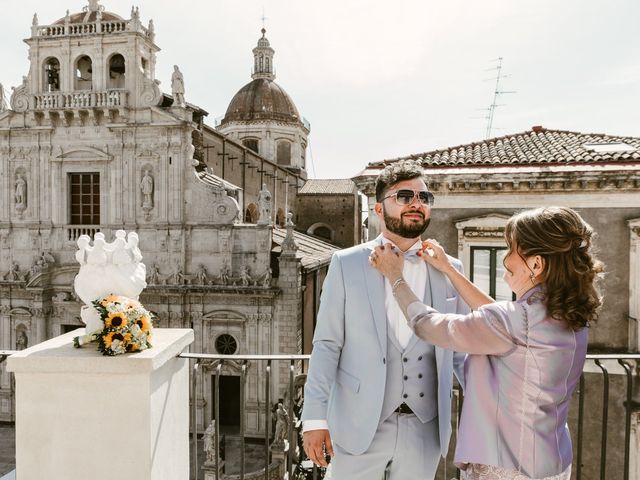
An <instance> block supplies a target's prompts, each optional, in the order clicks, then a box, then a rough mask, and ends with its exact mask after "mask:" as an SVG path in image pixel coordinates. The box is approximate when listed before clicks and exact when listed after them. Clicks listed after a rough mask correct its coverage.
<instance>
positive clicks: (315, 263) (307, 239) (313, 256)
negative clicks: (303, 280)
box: [272, 226, 340, 270]
mask: <svg viewBox="0 0 640 480" xmlns="http://www.w3.org/2000/svg"><path fill="white" fill-rule="evenodd" d="M286 236H287V229H286V228H280V227H275V226H274V227H273V235H272V239H273V243H274V247H275V248H274V249H273V250H274V251H276V252H279V251H280V247H282V242H283V241H284V239H285V237H286ZM293 239H294V240H295V242H296V245H297V246H298V251H297V253H296V256H297V257H298V258H300V259H301V263H302V266H303V268H305V269H306V270H314V269H316V268H318V267H321V266H323V265H328V264H329V262H330V261H331V256H332V255H333V253H334V252H337V251H338V250H340V247H336V246H335V245H332V244H330V243H327V242H323V241H322V240H318V239H317V238H315V237H311V236H309V235H305V234H304V233H300V232H296V231H294V232H293Z"/></svg>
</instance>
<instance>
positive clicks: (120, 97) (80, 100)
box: [33, 89, 128, 110]
mask: <svg viewBox="0 0 640 480" xmlns="http://www.w3.org/2000/svg"><path fill="white" fill-rule="evenodd" d="M127 100H128V92H127V91H126V90H119V89H118V90H116V89H114V90H105V91H103V92H93V91H83V92H72V93H61V92H50V93H40V94H37V95H34V101H33V104H34V108H35V110H55V109H63V108H111V107H126V106H127V105H128V102H127Z"/></svg>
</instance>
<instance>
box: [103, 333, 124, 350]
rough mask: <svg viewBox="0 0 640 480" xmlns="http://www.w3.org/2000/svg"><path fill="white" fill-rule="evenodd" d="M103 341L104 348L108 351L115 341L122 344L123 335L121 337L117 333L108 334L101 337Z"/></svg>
mask: <svg viewBox="0 0 640 480" xmlns="http://www.w3.org/2000/svg"><path fill="white" fill-rule="evenodd" d="M103 340H104V346H105V347H106V348H107V349H110V348H111V346H112V345H113V342H115V341H117V342H123V341H124V335H122V334H121V333H118V332H109V333H107V334H106V335H105V336H104V337H103Z"/></svg>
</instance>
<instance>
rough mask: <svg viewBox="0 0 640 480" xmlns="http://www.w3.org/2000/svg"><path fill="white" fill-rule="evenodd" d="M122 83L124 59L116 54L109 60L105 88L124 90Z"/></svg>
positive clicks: (123, 78) (123, 79)
mask: <svg viewBox="0 0 640 480" xmlns="http://www.w3.org/2000/svg"><path fill="white" fill-rule="evenodd" d="M124 81H125V62H124V57H123V56H122V55H120V54H119V53H116V54H115V55H113V56H112V57H111V58H110V59H109V78H107V88H124Z"/></svg>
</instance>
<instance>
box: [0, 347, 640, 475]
mask: <svg viewBox="0 0 640 480" xmlns="http://www.w3.org/2000/svg"><path fill="white" fill-rule="evenodd" d="M36 347H37V346H36ZM83 350H84V349H83ZM13 353H16V352H11V351H0V363H1V362H2V361H4V360H5V359H6V358H7V356H9V355H11V354H13ZM177 358H178V359H182V360H183V361H188V362H189V370H190V374H189V392H186V391H183V392H182V394H181V398H182V399H183V401H184V402H187V401H188V398H189V397H190V398H191V399H195V401H191V403H190V407H189V416H190V424H191V426H192V428H191V432H192V433H190V434H189V443H190V454H189V455H190V459H189V462H188V463H189V465H190V467H189V469H190V478H191V479H192V480H196V479H206V480H213V479H215V480H221V479H231V478H233V479H238V480H244V479H247V480H249V479H258V478H261V479H262V478H265V475H264V472H265V470H266V471H268V472H269V477H268V478H269V479H270V480H271V479H274V480H275V479H283V478H287V479H295V480H311V479H319V478H323V476H324V475H325V472H324V471H323V470H322V469H319V468H317V467H314V466H312V465H311V462H309V461H308V460H307V459H305V457H304V453H303V451H302V449H301V441H300V421H299V414H300V411H301V406H302V402H303V400H304V398H303V389H302V386H303V384H304V380H305V376H304V374H302V373H301V372H302V369H303V364H304V363H305V361H306V360H308V358H309V357H308V356H305V355H268V356H267V355H210V354H199V353H181V354H179V355H178V356H177ZM587 358H588V360H587V364H586V365H585V370H584V373H583V376H582V378H581V381H580V386H579V389H578V390H577V391H576V392H575V394H574V398H573V400H572V405H571V415H570V420H569V422H570V425H569V426H570V429H571V432H572V435H573V446H574V457H573V472H574V473H573V478H576V479H579V480H587V479H595V478H600V479H607V480H618V479H619V480H628V479H637V478H640V476H639V474H640V464H639V462H640V434H639V433H638V431H639V430H640V428H638V427H640V414H639V412H637V411H636V409H635V408H634V406H635V404H634V401H633V398H632V395H633V383H634V375H633V374H632V372H633V370H634V369H635V365H636V362H637V361H638V360H640V354H619V355H588V356H587ZM107 360H108V361H113V360H114V359H107ZM229 366H232V367H233V369H234V371H237V372H238V375H237V376H238V380H239V381H238V388H239V411H240V417H239V424H238V425H236V426H235V427H234V428H231V427H230V426H229V425H228V424H227V423H226V422H225V418H224V413H223V410H225V406H224V405H221V403H220V399H221V388H222V387H221V381H222V380H223V379H224V375H223V373H224V372H225V369H226V368H227V367H229ZM205 371H206V372H208V374H211V375H212V376H213V377H212V378H213V383H212V385H211V387H212V394H213V398H212V402H211V403H212V405H209V406H208V408H209V409H210V411H211V417H212V418H214V419H219V421H216V422H215V424H214V425H215V428H213V429H211V428H209V429H208V430H205V429H204V426H205V425H206V423H207V422H203V421H202V420H203V419H202V418H200V419H198V416H199V415H201V414H202V412H201V411H200V412H199V409H200V408H201V407H202V402H201V401H200V394H199V393H198V392H199V389H201V388H202V385H203V383H204V375H205V373H204V372H205ZM278 376H279V378H280V384H282V382H283V380H284V382H285V384H286V392H285V394H284V399H282V400H283V406H284V408H285V410H286V411H287V412H288V414H289V418H290V420H291V421H289V422H288V427H287V428H286V430H283V431H282V433H283V435H282V437H283V441H281V442H278V441H274V433H275V432H274V428H273V419H274V411H273V405H274V404H275V403H276V402H277V401H278V399H276V398H274V391H275V390H274V386H275V379H276V378H277V377H278ZM250 378H252V379H255V378H258V380H259V381H258V382H257V384H254V383H253V381H249V382H248V379H250ZM255 385H259V388H260V389H261V391H256V389H255ZM249 390H252V391H249ZM255 398H258V402H257V404H258V405H257V406H258V408H259V411H260V415H259V417H258V418H259V420H260V421H261V422H262V431H263V435H262V436H261V437H259V438H255V437H254V438H247V432H248V430H249V429H248V428H247V425H246V421H247V416H246V415H245V414H246V413H247V412H248V411H250V410H251V408H254V407H255V405H251V406H250V405H248V404H249V403H250V402H253V400H255ZM462 401H463V398H462V395H461V392H460V391H457V392H456V401H454V405H453V406H452V408H453V410H454V412H456V413H457V412H458V407H459V406H460V405H461V402H462ZM453 418H454V419H455V418H457V415H454V416H453ZM209 425H211V423H210V424H209ZM193 426H196V428H195V430H196V434H195V435H194V434H193V430H194V428H193ZM281 426H282V424H281ZM278 428H279V427H277V426H276V430H278ZM185 431H186V430H185ZM454 431H455V426H454ZM278 433H280V432H278ZM5 434H6V432H5ZM205 437H206V438H205ZM275 440H277V439H275ZM2 441H3V439H2V438H0V442H2ZM4 441H5V443H6V439H5V440H4ZM453 442H455V438H454V439H452V445H453ZM205 443H206V444H207V445H206V449H205V448H204V445H203V444H205ZM452 451H453V447H452V448H450V455H449V457H450V458H449V459H448V460H447V462H441V465H440V468H439V470H438V474H437V476H436V478H437V479H438V480H449V479H451V478H454V477H455V478H460V473H459V472H458V471H456V469H455V467H453V465H452V464H451V456H452ZM216 452H217V453H218V454H216ZM1 465H2V464H0V466H1ZM19 469H20V467H19V466H18V470H19ZM3 473H7V472H3V471H2V470H0V478H2V474H3ZM328 477H329V476H328V475H327V478H328ZM185 478H186V477H185Z"/></svg>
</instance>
